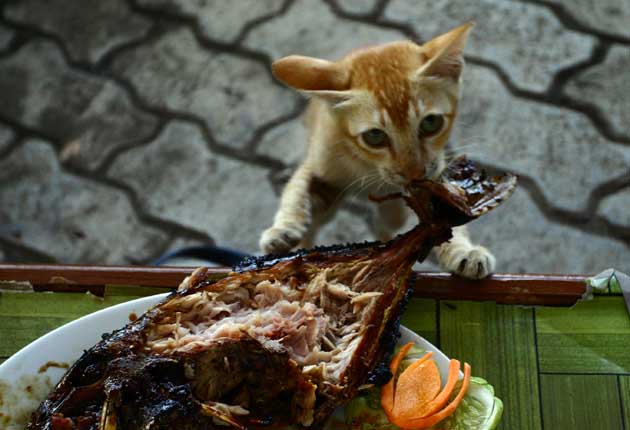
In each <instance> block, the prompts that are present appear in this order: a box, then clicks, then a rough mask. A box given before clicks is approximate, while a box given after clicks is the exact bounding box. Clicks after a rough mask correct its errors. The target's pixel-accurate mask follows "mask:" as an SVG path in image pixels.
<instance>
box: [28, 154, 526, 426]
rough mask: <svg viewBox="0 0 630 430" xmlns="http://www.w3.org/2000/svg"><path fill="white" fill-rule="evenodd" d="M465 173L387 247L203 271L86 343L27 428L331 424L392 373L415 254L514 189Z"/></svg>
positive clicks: (421, 189) (422, 194)
mask: <svg viewBox="0 0 630 430" xmlns="http://www.w3.org/2000/svg"><path fill="white" fill-rule="evenodd" d="M459 169H460V170H461V171H462V172H463V173H462V172H460V173H459V175H460V176H459V177H458V178H454V179H453V181H455V182H456V185H454V186H453V185H445V184H436V183H423V184H419V185H417V186H415V187H414V188H412V189H410V195H408V196H405V199H406V200H407V202H408V203H409V204H410V206H411V207H412V209H414V210H416V212H417V213H418V216H419V218H420V219H421V221H422V222H421V223H420V224H419V225H418V226H417V227H415V228H414V229H412V230H410V231H409V232H407V233H405V234H403V235H400V236H398V237H397V238H395V239H394V240H392V241H390V242H388V243H378V242H372V243H364V244H359V245H347V246H333V247H326V248H317V249H315V250H310V251H307V250H302V251H299V252H297V253H293V254H290V255H287V256H266V257H262V258H257V259H252V260H248V261H247V262H244V263H243V264H241V266H240V267H238V268H236V269H235V271H234V272H233V273H231V274H229V275H228V276H227V277H225V278H223V279H216V278H214V277H213V275H211V274H210V273H209V272H208V271H207V270H206V269H198V270H197V271H195V272H194V273H193V274H192V275H191V276H190V277H188V278H187V279H186V280H184V282H182V284H181V285H180V287H179V288H178V290H177V291H175V292H173V293H172V294H171V295H169V296H168V297H166V298H165V299H164V300H163V301H162V302H160V303H158V304H157V305H155V306H154V307H153V308H151V309H150V310H148V311H147V312H146V313H145V314H144V315H142V316H141V317H140V318H139V319H138V320H137V321H135V322H133V323H130V324H128V325H127V326H125V327H124V328H123V329H120V330H117V331H115V332H113V333H112V334H110V335H105V336H104V338H103V340H102V341H101V342H99V343H98V344H97V345H95V346H94V347H93V348H91V349H90V350H88V351H86V352H85V353H84V354H83V356H82V357H81V358H80V359H79V360H78V361H77V362H76V363H75V364H74V365H73V366H72V367H71V368H70V369H69V370H68V372H67V373H66V375H65V376H64V377H63V378H62V380H61V381H60V382H59V383H58V385H57V386H56V387H55V389H54V390H53V392H52V393H51V394H50V396H49V397H48V399H46V400H45V401H44V402H43V403H42V404H41V405H40V407H39V409H38V410H37V411H36V412H34V414H33V416H32V420H31V422H30V423H29V426H28V429H30V430H41V429H46V430H72V429H81V430H136V429H143V430H162V429H170V428H174V427H177V428H180V429H184V430H197V429H199V430H202V429H218V428H225V426H226V425H228V426H231V427H234V428H237V429H239V430H244V429H246V428H263V427H273V428H276V427H278V426H285V425H290V424H297V425H300V426H303V427H311V428H316V427H319V426H321V425H323V423H324V422H325V421H326V419H327V418H328V417H329V416H330V414H331V413H332V411H333V410H334V409H335V408H336V407H337V406H339V405H342V404H344V403H345V402H347V401H348V400H350V399H351V398H352V397H354V396H355V395H356V393H357V391H358V389H359V387H360V386H362V385H364V384H366V383H384V382H386V381H387V380H388V379H389V377H390V375H389V371H388V369H387V368H386V367H385V366H383V363H384V360H386V359H387V357H388V356H389V354H391V351H392V349H393V347H394V345H395V343H396V340H397V336H398V328H399V325H400V317H401V315H402V312H403V309H404V306H405V303H406V301H407V300H408V298H409V294H410V288H409V279H410V276H411V267H412V265H413V264H414V262H415V261H416V260H417V259H423V258H424V257H425V256H426V255H427V254H428V252H429V251H430V250H431V249H432V248H433V247H434V246H436V245H439V244H440V243H442V242H444V241H446V240H448V239H449V238H450V235H451V228H452V226H454V225H458V223H463V222H467V221H469V220H470V219H473V218H476V217H477V216H480V215H482V214H483V213H485V212H487V211H488V210H490V209H492V208H493V207H495V206H496V205H497V204H498V203H500V200H502V199H503V200H504V199H505V198H506V197H507V196H508V195H509V193H510V192H511V190H512V189H513V187H514V184H515V180H514V179H513V178H511V177H498V178H487V177H482V176H480V175H478V172H476V171H475V169H474V167H471V165H469V164H468V163H467V162H462V164H461V165H460V167H459ZM457 181H459V182H457ZM427 193H428V194H427ZM427 196H428V197H429V198H427ZM427 202H428V204H427Z"/></svg>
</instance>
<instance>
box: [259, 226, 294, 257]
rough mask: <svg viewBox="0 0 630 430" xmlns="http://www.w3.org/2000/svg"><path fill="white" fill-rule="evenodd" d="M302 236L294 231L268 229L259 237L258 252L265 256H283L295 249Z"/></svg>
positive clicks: (288, 229)
mask: <svg viewBox="0 0 630 430" xmlns="http://www.w3.org/2000/svg"><path fill="white" fill-rule="evenodd" d="M302 236H303V233H302V232H301V231H298V230H296V229H290V228H278V227H270V228H268V229H267V230H265V231H264V232H263V234H262V236H260V242H259V246H260V250H261V251H262V252H264V253H265V254H283V253H285V252H289V251H291V250H292V249H293V248H295V247H296V246H297V244H298V243H300V241H301V240H302Z"/></svg>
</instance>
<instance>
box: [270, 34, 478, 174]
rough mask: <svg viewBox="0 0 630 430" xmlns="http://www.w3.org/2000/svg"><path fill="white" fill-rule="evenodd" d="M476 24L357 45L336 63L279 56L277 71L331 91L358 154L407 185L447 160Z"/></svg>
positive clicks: (289, 80)
mask: <svg viewBox="0 0 630 430" xmlns="http://www.w3.org/2000/svg"><path fill="white" fill-rule="evenodd" d="M470 28H471V25H470V24H467V25H465V26H462V27H459V28H457V29H455V30H452V31H450V32H448V33H446V34H444V35H442V36H440V37H438V38H436V39H433V40H431V41H429V42H427V43H425V44H424V45H422V46H419V45H417V44H415V43H412V42H395V43H390V44H386V45H381V46H377V47H373V48H369V49H364V50H360V51H356V52H354V53H351V54H350V55H348V56H347V57H345V58H344V59H342V60H340V61H338V62H336V63H332V62H328V61H325V60H319V59H313V58H309V57H298V56H291V57H286V58H284V59H282V60H279V61H278V62H276V63H274V73H275V75H276V76H277V77H278V78H279V79H280V80H282V81H283V82H285V83H286V84H288V85H289V86H292V87H294V88H297V89H299V90H301V91H304V92H306V93H308V94H310V95H313V96H315V97H320V98H323V99H325V100H326V101H327V102H328V103H329V104H330V106H331V112H332V114H333V117H334V118H335V120H336V123H337V126H338V128H340V130H341V131H342V133H343V135H344V142H343V144H345V145H348V146H349V148H348V149H349V150H350V151H351V152H352V155H353V157H356V158H357V159H360V160H362V161H363V164H364V165H365V166H368V168H367V170H368V171H370V170H371V171H375V172H378V173H379V174H380V176H381V178H382V180H383V181H384V182H386V183H389V184H392V185H399V186H404V185H405V184H407V183H409V182H410V181H412V180H416V179H423V178H435V177H437V176H438V175H439V174H440V173H441V171H442V169H443V168H444V157H443V153H444V147H445V145H446V142H447V140H448V136H449V134H450V130H451V127H452V126H453V121H454V119H455V116H456V112H457V103H458V98H459V94H460V91H459V83H460V76H461V71H462V67H463V58H462V51H463V46H464V42H465V39H466V37H467V34H468V32H469V30H470Z"/></svg>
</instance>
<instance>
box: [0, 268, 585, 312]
mask: <svg viewBox="0 0 630 430" xmlns="http://www.w3.org/2000/svg"><path fill="white" fill-rule="evenodd" d="M192 270H193V269H192V268H182V267H126V266H61V265H6V264H5V265H1V264H0V280H6V281H27V282H30V283H32V284H33V285H34V286H35V287H36V289H37V290H55V291H72V290H77V291H80V290H82V289H85V288H86V286H87V287H90V286H91V287H93V288H92V290H91V291H92V292H94V293H96V294H99V291H97V290H95V289H94V288H98V287H99V286H102V285H105V284H117V285H138V286H153V287H170V288H174V287H176V286H177V285H179V283H180V282H181V281H182V279H183V278H184V277H185V276H187V275H189V274H190V273H191V271H192ZM209 270H210V272H211V273H213V274H215V275H216V276H217V277H221V276H224V275H225V274H226V273H227V271H228V269H227V268H210V269H209ZM585 279H586V276H584V275H571V276H569V275H530V274H528V275H515V274H495V275H493V276H492V277H491V278H488V279H484V280H481V281H471V280H466V279H462V278H459V277H456V276H453V275H450V274H447V273H420V272H418V273H415V281H414V282H415V283H414V291H415V296H416V297H421V298H428V299H437V300H440V299H447V300H475V301H493V302H496V303H501V304H521V305H545V306H571V305H573V304H574V303H576V302H577V301H578V300H579V299H580V298H581V297H582V296H583V294H584V292H585V290H586V287H585V285H584V280H585ZM100 294H102V290H101V292H100Z"/></svg>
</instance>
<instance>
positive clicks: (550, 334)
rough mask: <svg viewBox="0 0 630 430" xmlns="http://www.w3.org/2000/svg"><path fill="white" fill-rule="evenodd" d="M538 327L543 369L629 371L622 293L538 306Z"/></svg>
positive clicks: (629, 337)
mask: <svg viewBox="0 0 630 430" xmlns="http://www.w3.org/2000/svg"><path fill="white" fill-rule="evenodd" d="M536 329H537V335H538V351H539V359H540V370H541V371H542V372H550V373H630V318H628V311H627V310H626V307H625V303H624V301H623V298H622V297H618V296H598V297H596V298H595V299H594V300H591V301H587V302H581V303H579V304H578V305H576V306H575V307H574V308H572V309H548V308H539V309H536Z"/></svg>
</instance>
